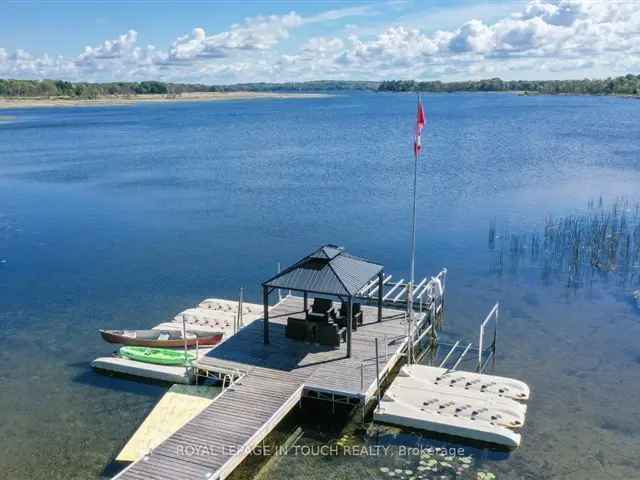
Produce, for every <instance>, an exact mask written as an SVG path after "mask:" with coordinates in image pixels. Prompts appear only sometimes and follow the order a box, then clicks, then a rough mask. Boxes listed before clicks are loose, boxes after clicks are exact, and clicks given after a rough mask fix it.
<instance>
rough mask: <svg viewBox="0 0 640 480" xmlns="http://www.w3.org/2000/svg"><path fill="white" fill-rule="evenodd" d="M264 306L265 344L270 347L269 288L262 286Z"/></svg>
mask: <svg viewBox="0 0 640 480" xmlns="http://www.w3.org/2000/svg"><path fill="white" fill-rule="evenodd" d="M262 305H263V307H264V319H263V323H264V344H265V345H269V287H267V286H266V285H263V286H262Z"/></svg>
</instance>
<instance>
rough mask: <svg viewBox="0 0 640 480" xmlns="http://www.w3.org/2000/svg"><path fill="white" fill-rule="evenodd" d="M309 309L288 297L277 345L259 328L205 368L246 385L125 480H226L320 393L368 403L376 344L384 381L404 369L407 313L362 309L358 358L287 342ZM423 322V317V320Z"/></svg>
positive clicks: (274, 327)
mask: <svg viewBox="0 0 640 480" xmlns="http://www.w3.org/2000/svg"><path fill="white" fill-rule="evenodd" d="M302 309H303V303H302V299H301V298H299V297H294V296H287V297H285V298H284V299H283V300H282V301H281V302H279V303H278V304H277V305H275V306H274V307H272V308H271V310H270V328H271V330H270V332H271V333H270V335H271V343H270V344H269V345H265V344H264V343H263V337H262V334H263V322H262V321H261V320H256V321H255V322H253V323H252V324H251V325H248V326H246V327H245V328H243V329H242V330H240V331H239V332H238V333H237V334H236V335H234V336H233V337H232V338H230V339H229V340H228V341H226V342H225V343H223V344H222V345H220V346H219V347H217V348H215V349H213V350H211V351H210V352H209V353H208V354H207V355H206V356H204V357H203V358H201V359H200V360H199V361H198V368H199V369H200V370H201V371H206V372H207V373H213V374H218V375H229V374H231V375H233V376H236V377H238V378H239V380H237V381H236V382H235V383H234V384H233V385H232V386H230V387H229V388H227V389H226V390H224V392H223V393H222V394H221V395H219V397H218V398H217V399H216V400H215V401H214V402H213V403H212V404H211V405H210V406H209V407H207V408H206V409H205V410H204V411H203V412H202V413H200V414H199V415H197V416H196V417H195V418H193V419H192V420H191V421H190V422H188V423H187V424H186V425H185V426H183V427H182V428H181V429H179V430H178V431H177V432H176V433H174V434H173V435H172V436H170V437H169V438H168V439H167V440H166V441H165V442H163V443H162V444H160V445H159V446H158V447H157V448H156V449H155V450H153V451H152V452H151V453H150V454H149V455H147V456H145V457H144V458H142V459H141V460H139V461H138V462H136V463H134V464H132V465H131V466H130V467H128V468H127V469H125V470H124V471H123V472H121V473H120V474H119V475H117V476H116V477H115V478H117V479H118V480H143V479H144V480H192V479H194V480H195V479H199V480H202V479H210V480H217V479H223V478H226V477H227V476H228V475H229V474H230V473H231V472H232V471H233V469H234V468H236V467H237V466H238V464H239V463H240V462H241V461H242V460H243V459H244V458H245V457H246V456H247V455H248V454H250V453H251V451H252V450H253V449H254V448H255V447H256V446H258V445H259V443H260V442H261V441H262V440H263V439H264V438H265V437H266V436H267V435H268V434H269V432H270V431H271V430H272V429H273V428H274V427H275V426H276V425H277V424H278V423H279V422H280V421H281V420H282V418H284V416H285V415H286V414H287V413H288V412H289V411H290V410H291V409H292V408H293V407H294V406H295V405H296V404H297V403H298V402H299V401H300V399H301V398H302V396H303V394H305V393H307V394H308V393H313V394H315V395H318V396H325V397H324V398H327V397H326V396H328V398H330V399H346V400H347V401H351V402H355V403H359V402H367V401H368V400H370V399H371V398H372V396H373V395H375V392H376V388H377V378H376V356H375V340H376V338H377V339H378V343H379V365H378V369H379V372H380V376H381V377H384V376H385V375H386V374H387V373H388V372H389V371H390V370H391V369H392V368H393V366H394V365H395V364H396V363H397V361H398V360H399V358H400V357H401V355H402V352H403V351H404V349H405V347H406V345H407V336H406V334H407V324H406V321H405V314H404V312H403V311H400V310H395V309H388V308H385V309H383V311H382V314H383V315H382V317H383V319H382V321H381V322H377V308H375V307H367V306H363V307H362V311H363V325H362V326H361V327H359V328H358V329H357V331H354V332H353V335H352V355H351V358H347V357H346V348H345V345H342V346H341V348H339V349H329V348H327V347H322V346H320V345H316V344H309V343H305V342H298V341H293V340H291V339H289V338H287V337H286V336H285V334H284V333H285V325H286V321H287V317H288V316H289V315H291V314H293V313H295V312H301V311H302ZM419 318H420V320H419V322H423V321H424V315H423V314H420V315H419Z"/></svg>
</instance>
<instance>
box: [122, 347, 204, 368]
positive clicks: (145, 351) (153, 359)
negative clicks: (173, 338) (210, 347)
mask: <svg viewBox="0 0 640 480" xmlns="http://www.w3.org/2000/svg"><path fill="white" fill-rule="evenodd" d="M186 355H187V361H186V362H185V352H184V350H171V349H169V348H148V347H121V348H120V356H121V357H125V358H130V359H131V360H138V361H139V362H147V363H156V364H158V365H185V364H189V363H191V362H192V361H193V360H195V359H196V354H195V353H193V352H187V354H186Z"/></svg>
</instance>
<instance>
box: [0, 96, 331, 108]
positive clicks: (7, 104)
mask: <svg viewBox="0 0 640 480" xmlns="http://www.w3.org/2000/svg"><path fill="white" fill-rule="evenodd" d="M331 96H332V95H329V94H325V93H274V92H190V93H183V94H181V95H166V94H137V95H110V96H100V97H97V98H73V97H0V109H13V108H37V107H101V106H105V107H106V106H119V105H134V104H137V103H164V102H213V101H229V100H259V99H280V100H288V99H300V98H327V97H331Z"/></svg>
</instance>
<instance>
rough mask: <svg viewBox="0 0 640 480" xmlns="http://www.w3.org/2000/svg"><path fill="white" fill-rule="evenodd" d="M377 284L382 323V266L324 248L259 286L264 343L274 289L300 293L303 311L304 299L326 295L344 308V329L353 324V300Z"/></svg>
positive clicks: (266, 341)
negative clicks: (342, 304) (270, 300)
mask: <svg viewBox="0 0 640 480" xmlns="http://www.w3.org/2000/svg"><path fill="white" fill-rule="evenodd" d="M376 277H377V281H378V321H381V320H382V297H383V293H384V292H383V277H384V270H383V267H382V265H379V264H377V263H373V262H370V261H368V260H365V259H363V258H359V257H355V256H353V255H351V254H349V253H347V252H346V251H345V250H344V248H342V247H338V246H336V245H325V246H323V247H320V248H319V249H317V250H316V251H315V252H313V253H311V254H310V255H307V256H306V257H304V258H303V259H302V260H300V261H298V262H296V263H294V264H293V265H292V266H290V267H288V268H286V269H285V270H283V271H281V272H280V273H278V274H277V275H276V276H274V277H272V278H270V279H269V280H267V281H265V282H264V283H263V284H262V295H263V305H264V343H265V344H268V343H269V294H270V293H271V292H273V291H274V290H276V289H282V290H291V291H293V292H302V293H303V295H304V310H305V311H307V309H308V295H309V294H310V293H311V294H313V295H328V296H332V297H337V298H339V299H340V300H341V301H342V302H345V303H346V304H347V305H348V308H347V318H348V321H347V325H349V326H350V325H352V323H353V300H354V298H355V297H356V296H357V294H358V292H360V291H361V290H362V289H363V288H364V287H365V286H366V285H369V284H371V282H373V281H376V280H375V279H376ZM350 356H351V328H347V357H350Z"/></svg>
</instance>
